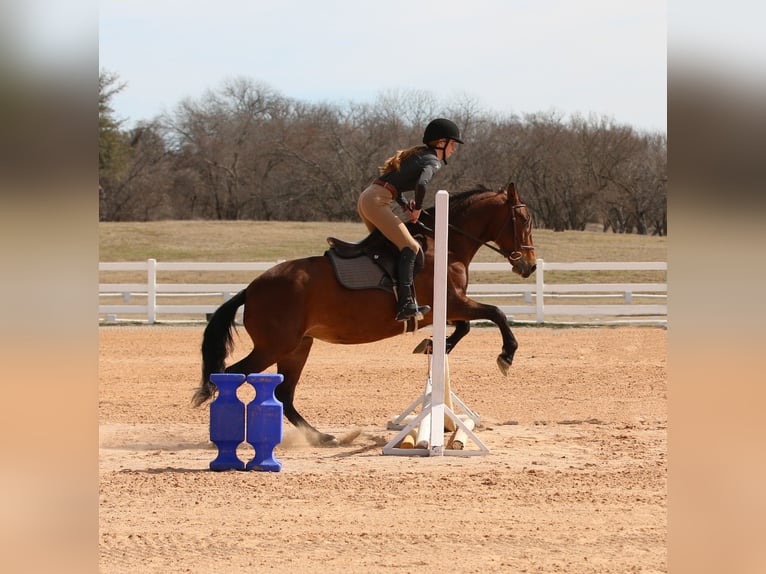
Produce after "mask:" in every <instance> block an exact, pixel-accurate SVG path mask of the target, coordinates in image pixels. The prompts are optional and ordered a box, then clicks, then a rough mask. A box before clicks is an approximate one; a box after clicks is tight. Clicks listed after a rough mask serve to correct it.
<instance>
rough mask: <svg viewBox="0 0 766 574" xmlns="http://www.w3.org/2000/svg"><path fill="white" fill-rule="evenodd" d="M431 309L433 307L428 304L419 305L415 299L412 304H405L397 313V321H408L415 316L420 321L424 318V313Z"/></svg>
mask: <svg viewBox="0 0 766 574" xmlns="http://www.w3.org/2000/svg"><path fill="white" fill-rule="evenodd" d="M429 311H431V307H429V306H428V305H418V304H417V303H415V301H412V305H404V306H403V307H402V308H401V309H399V310H398V311H397V313H396V320H397V321H407V320H408V319H411V318H413V317H415V318H416V319H417V320H418V321H422V320H423V315H425V314H426V313H428V312H429Z"/></svg>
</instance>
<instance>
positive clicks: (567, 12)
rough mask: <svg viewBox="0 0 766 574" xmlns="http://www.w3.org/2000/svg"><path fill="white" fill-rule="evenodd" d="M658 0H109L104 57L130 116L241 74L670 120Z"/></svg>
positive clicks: (362, 94)
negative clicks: (121, 85)
mask: <svg viewBox="0 0 766 574" xmlns="http://www.w3.org/2000/svg"><path fill="white" fill-rule="evenodd" d="M666 4H667V3H666V2H665V1H658V0H641V1H633V0H628V1H624V0H577V1H573V0H470V1H467V0H438V1H436V0H387V1H386V2H368V1H362V0H322V1H315V0H280V1H279V2H275V1H273V0H272V1H268V2H266V1H264V0H217V1H216V2H211V1H200V0H160V1H158V0H129V1H128V0H101V1H100V2H99V67H100V69H101V70H106V71H109V72H112V73H116V74H117V75H118V76H119V78H120V80H121V81H123V82H125V83H126V84H127V86H126V88H125V89H124V90H123V91H122V92H121V93H120V94H118V95H117V96H115V97H114V99H113V102H112V103H113V107H114V109H115V112H116V115H117V117H118V118H120V119H123V120H125V121H126V124H127V125H131V124H133V123H135V122H137V121H139V120H148V119H152V118H153V117H155V116H156V115H159V114H161V113H165V112H172V111H173V110H174V108H175V107H176V106H177V104H179V103H180V102H181V101H182V100H183V99H185V98H192V99H197V98H200V97H202V96H203V95H204V94H205V92H206V91H207V90H216V89H219V88H221V87H222V86H223V84H224V82H225V81H227V80H229V79H233V78H240V77H243V78H249V79H252V80H254V81H256V82H261V83H264V84H266V85H267V86H269V87H270V88H272V89H273V90H275V91H276V92H278V93H280V94H281V95H283V96H285V97H288V98H293V99H297V100H301V101H305V102H311V103H318V102H331V103H341V104H342V103H346V102H349V101H353V102H374V101H375V99H376V98H377V97H378V96H380V95H381V94H382V93H385V92H388V91H403V92H407V91H410V90H419V91H420V90H424V91H428V92H430V93H432V94H433V95H434V96H435V97H436V98H437V99H438V101H439V102H443V103H446V104H449V102H451V101H458V100H460V99H466V98H468V99H472V100H474V101H475V102H476V103H477V104H478V106H479V109H480V110H481V111H489V112H497V113H500V114H518V115H523V114H527V113H537V112H551V111H553V112H558V113H561V114H563V115H564V116H565V117H568V116H570V115H571V114H581V115H585V116H588V115H590V114H596V115H597V116H606V117H608V118H611V119H613V120H615V121H617V122H619V123H624V124H629V125H631V126H633V127H635V128H637V129H640V130H648V131H663V132H664V131H666V122H667V111H666V88H667V62H666V60H667V58H666V56H667V36H666V23H667V22H666V20H667V14H666V11H667V5H666Z"/></svg>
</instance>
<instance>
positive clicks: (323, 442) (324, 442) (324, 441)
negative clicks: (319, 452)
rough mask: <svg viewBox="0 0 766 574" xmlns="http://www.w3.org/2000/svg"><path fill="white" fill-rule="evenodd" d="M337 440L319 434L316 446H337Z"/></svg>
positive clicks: (330, 436) (329, 435)
mask: <svg viewBox="0 0 766 574" xmlns="http://www.w3.org/2000/svg"><path fill="white" fill-rule="evenodd" d="M338 445H339V443H338V439H337V438H335V437H334V436H332V435H331V434H324V433H322V434H320V435H319V441H318V445H317V446H323V447H334V446H338Z"/></svg>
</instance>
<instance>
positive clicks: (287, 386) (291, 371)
mask: <svg viewBox="0 0 766 574" xmlns="http://www.w3.org/2000/svg"><path fill="white" fill-rule="evenodd" d="M313 344H314V339H313V338H312V337H304V338H303V340H302V341H301V343H300V345H298V346H297V347H296V348H295V350H293V351H292V352H291V353H290V354H289V355H286V356H284V357H282V358H281V359H279V361H278V362H277V370H278V371H279V373H281V374H282V376H283V377H284V380H283V381H282V383H281V384H280V385H279V386H277V389H276V391H275V396H276V397H277V399H278V400H280V401H282V405H283V408H284V414H285V416H286V417H287V420H289V421H290V422H291V423H293V424H294V425H295V426H296V427H297V428H298V429H300V430H302V431H303V432H304V433H305V434H306V436H307V437H308V440H309V442H310V443H311V444H313V445H316V446H335V445H337V444H338V441H337V440H336V439H335V437H334V436H332V435H329V434H325V433H321V432H319V431H318V430H317V429H315V428H314V427H313V426H311V425H310V424H309V423H308V422H306V419H304V418H303V417H302V416H301V415H300V413H299V412H298V411H297V410H296V409H295V403H294V399H295V387H296V386H297V385H298V380H299V379H300V378H301V373H302V372H303V367H304V365H305V364H306V359H308V356H309V352H310V351H311V346H312V345H313Z"/></svg>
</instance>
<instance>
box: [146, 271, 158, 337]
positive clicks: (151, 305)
mask: <svg viewBox="0 0 766 574" xmlns="http://www.w3.org/2000/svg"><path fill="white" fill-rule="evenodd" d="M156 314H157V260H156V259H147V260H146V320H147V322H148V323H149V324H150V325H154V322H155V320H156V318H157V317H156Z"/></svg>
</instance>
